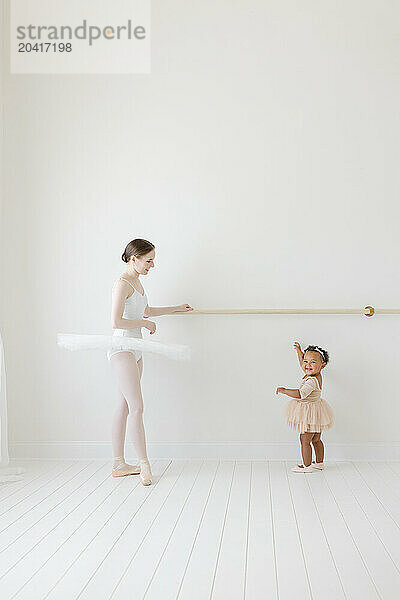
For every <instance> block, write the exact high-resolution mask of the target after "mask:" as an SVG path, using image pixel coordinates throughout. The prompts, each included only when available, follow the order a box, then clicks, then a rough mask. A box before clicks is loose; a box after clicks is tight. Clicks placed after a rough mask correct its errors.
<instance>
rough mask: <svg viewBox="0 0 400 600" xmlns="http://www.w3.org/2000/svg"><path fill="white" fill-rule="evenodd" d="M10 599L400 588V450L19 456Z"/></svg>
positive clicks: (3, 526) (6, 555) (170, 598)
mask: <svg viewBox="0 0 400 600" xmlns="http://www.w3.org/2000/svg"><path fill="white" fill-rule="evenodd" d="M12 464H13V465H14V466H23V467H25V468H26V473H25V477H24V480H23V481H22V482H17V483H8V484H3V485H0V598H1V600H9V599H11V598H12V599H16V600H44V599H45V598H46V600H75V599H78V598H79V599H80V600H106V599H109V598H112V599H113V600H128V599H129V600H141V599H142V598H145V599H146V600H175V599H178V600H208V599H212V600H239V599H240V600H270V599H271V600H273V599H279V600H303V599H311V600H340V599H342V598H345V599H349V600H350V599H351V600H369V599H383V600H392V599H393V600H398V599H399V598H400V463H399V462H387V463H384V462H382V463H381V462H379V463H365V462H364V463H363V462H343V463H327V468H326V470H325V471H324V472H318V473H310V474H307V475H303V474H298V475H297V474H294V473H291V472H290V467H291V466H292V464H291V463H290V464H288V463H284V462H267V461H255V462H250V461H236V462H235V461H220V462H218V461H204V462H203V461H193V460H189V461H165V460H161V461H153V462H152V465H153V472H154V474H155V484H154V485H152V486H149V487H144V486H143V485H142V484H141V483H140V480H139V478H138V476H135V475H131V476H128V477H120V478H114V477H111V475H110V469H111V461H108V462H106V463H105V462H99V461H86V462H82V461H26V462H23V461H12Z"/></svg>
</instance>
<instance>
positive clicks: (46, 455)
mask: <svg viewBox="0 0 400 600" xmlns="http://www.w3.org/2000/svg"><path fill="white" fill-rule="evenodd" d="M9 452H10V458H11V459H17V460H18V459H21V460H30V459H43V460H52V459H54V460H64V459H66V460H69V459H73V460H87V459H95V460H96V459H97V460H109V459H111V458H112V447H111V443H110V442H14V443H11V444H9ZM148 454H149V458H151V459H153V460H154V459H157V458H162V459H175V460H178V459H226V460H298V458H299V444H298V442H148ZM126 457H127V459H132V458H134V457H135V452H134V450H133V446H132V444H131V443H130V442H127V444H126ZM325 457H326V460H400V442H365V443H356V444H355V443H337V442H335V443H329V442H328V443H325Z"/></svg>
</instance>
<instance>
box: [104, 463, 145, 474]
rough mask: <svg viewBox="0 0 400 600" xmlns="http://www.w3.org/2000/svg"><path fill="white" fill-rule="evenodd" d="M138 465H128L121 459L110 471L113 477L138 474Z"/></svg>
mask: <svg viewBox="0 0 400 600" xmlns="http://www.w3.org/2000/svg"><path fill="white" fill-rule="evenodd" d="M139 473H140V467H139V465H129V464H128V463H126V462H125V461H121V462H120V463H119V464H118V465H116V466H114V467H113V468H112V471H111V475H112V476H113V477H125V476H126V475H139Z"/></svg>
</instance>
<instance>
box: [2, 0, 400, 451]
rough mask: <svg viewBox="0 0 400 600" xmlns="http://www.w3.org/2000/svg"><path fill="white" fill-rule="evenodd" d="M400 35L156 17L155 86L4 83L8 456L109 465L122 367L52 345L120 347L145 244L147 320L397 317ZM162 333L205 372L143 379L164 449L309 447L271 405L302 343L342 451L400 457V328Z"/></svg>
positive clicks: (351, 324) (380, 320)
mask: <svg viewBox="0 0 400 600" xmlns="http://www.w3.org/2000/svg"><path fill="white" fill-rule="evenodd" d="M399 13H400V9H399V6H398V5H396V4H394V3H392V2H378V1H371V0H368V1H364V2H359V1H356V0H350V1H347V2H343V3H342V2H337V1H334V2H323V3H321V2H318V1H314V0H313V1H310V2H307V3H298V2H293V1H284V2H278V1H277V0H276V1H266V0H252V1H251V2H244V1H243V2H234V3H233V2H229V1H228V0H213V1H211V0H208V1H201V2H200V1H197V2H184V1H183V0H174V2H162V1H161V0H153V2H152V19H153V22H152V26H153V29H152V74H151V75H137V76H134V75H123V76H118V75H114V76H106V75H104V76H97V75H87V76H72V75H66V76H62V75H53V76H50V75H49V76H46V75H38V76H35V75H32V76H29V75H25V76H24V75H20V76H16V75H14V76H10V75H9V76H8V77H7V80H6V85H7V89H6V99H5V100H6V148H7V156H6V158H5V169H6V173H7V180H6V186H7V187H6V191H7V194H6V198H5V216H6V219H7V221H6V231H5V236H6V237H5V245H6V261H7V272H6V278H5V282H4V289H5V290H6V299H5V300H6V309H5V319H4V321H5V325H4V329H5V342H6V350H7V357H8V379H9V382H8V387H9V420H10V440H11V442H13V443H14V453H18V448H20V450H19V451H20V452H23V451H24V452H27V451H26V448H27V446H26V445H25V446H24V444H26V443H27V442H35V444H34V449H32V453H34V452H38V448H39V447H40V443H44V442H54V443H56V442H76V443H77V444H78V445H79V444H80V443H81V442H92V443H95V442H104V443H105V444H106V448H105V450H104V456H109V455H110V449H109V440H110V418H111V415H112V411H113V406H114V403H115V399H116V392H115V381H114V379H113V375H112V372H111V370H110V367H109V365H108V362H107V360H106V358H105V356H104V355H103V354H102V353H101V352H87V353H84V352H81V353H68V352H66V351H63V350H60V349H58V348H57V347H56V345H55V339H56V333H57V332H58V331H64V332H88V333H90V332H93V333H96V332H98V333H106V332H108V331H109V311H110V299H111V287H112V284H113V281H114V279H115V278H116V277H117V275H118V274H119V273H120V272H122V269H123V263H122V262H121V261H120V254H121V253H122V250H123V248H124V245H125V244H126V243H127V242H128V241H129V240H130V239H132V238H134V237H144V238H147V239H150V240H152V241H153V242H154V243H155V244H156V246H157V256H156V267H157V268H156V269H154V270H153V271H152V273H151V275H150V276H148V277H147V278H146V279H145V280H143V283H144V285H145V287H146V290H147V292H148V296H149V298H150V301H151V303H152V304H153V305H165V304H175V303H181V302H186V301H187V302H190V303H191V304H192V305H193V306H195V307H197V308H207V307H211V308H212V307H305V306H306V307H326V306H330V307H363V306H365V305H367V304H372V305H374V306H377V307H388V306H398V305H399V292H400V289H399V283H398V278H397V268H398V259H399V253H398V222H399V216H400V209H399V205H398V201H397V191H398V185H399V175H398V168H397V167H398V150H399V111H398V106H399V78H398V52H399V37H398V25H397V23H398V17H399V16H400V14H399ZM2 287H3V286H2ZM157 323H158V328H159V329H158V339H160V340H165V341H172V342H179V343H188V344H189V345H190V346H191V347H192V361H191V362H190V364H178V363H176V362H172V361H167V360H166V359H162V358H159V357H154V356H148V357H147V356H146V357H145V373H144V384H143V387H144V397H145V406H146V408H145V422H146V428H147V435H148V439H149V440H150V441H151V442H154V443H155V442H171V443H172V442H174V443H175V442H181V443H186V442H188V443H197V442H252V443H253V445H254V443H256V442H257V443H258V442H259V443H261V445H262V443H263V444H264V446H262V448H270V446H269V445H268V444H272V446H271V447H273V444H274V443H278V442H279V443H282V444H286V443H290V442H295V440H296V436H295V434H294V433H293V432H291V431H290V430H289V429H288V428H287V426H286V425H285V422H284V418H283V407H284V404H285V402H286V399H285V398H283V397H277V396H275V394H274V390H275V388H276V386H277V385H285V386H289V387H291V386H293V387H294V386H296V385H297V384H298V381H299V378H300V377H301V372H300V370H299V368H298V366H297V363H296V357H295V354H294V352H293V350H292V342H293V340H295V339H298V340H300V341H301V342H302V343H303V344H308V343H316V344H320V345H323V346H325V347H327V348H328V350H329V351H330V353H331V356H332V362H331V364H330V365H329V367H328V368H327V369H326V372H325V397H326V399H327V400H328V401H329V402H330V403H331V404H332V406H333V407H334V409H335V412H336V417H337V422H336V426H335V428H334V429H332V430H331V431H330V432H328V434H327V435H326V440H327V441H328V447H329V443H330V444H331V447H335V444H336V445H337V447H338V448H339V447H342V448H349V447H350V446H349V444H352V443H357V444H364V445H366V444H370V443H371V442H382V443H392V442H396V441H397V440H399V438H400V436H399V422H400V410H399V392H398V385H397V379H396V374H397V371H398V365H399V358H400V356H399V354H400V350H399V344H398V333H399V326H400V320H399V317H396V316H376V317H373V318H370V319H367V318H366V317H362V316H347V315H346V316H329V317H318V316H301V317H294V316H285V317H284V316H276V317H275V316H237V317H234V316H226V317H217V316H212V317H202V316H194V315H191V316H189V315H185V316H180V317H165V316H164V317H161V318H159V319H158V320H157ZM18 443H20V444H18ZM21 444H22V445H21ZM94 445H96V444H94ZM22 446H23V447H24V448H25V450H23V451H22V450H21V448H22ZM43 447H44V446H43ZM60 447H61V446H60ZM152 447H153V448H154V450H153V454H155V453H156V448H157V446H156V445H153V446H152ZM161 447H162V446H158V448H161ZM202 447H203V446H202ZM247 447H250V446H245V448H247ZM46 448H48V446H46ZM174 448H175V447H174ZM182 448H183V450H182V452H183V453H184V452H185V451H186V450H187V447H186V446H183V447H182ZM213 448H214V446H213ZM215 448H217V446H215ZM279 448H283V446H279ZM258 449H259V447H258ZM46 451H47V450H46ZM206 451H207V448H205V449H204V452H206ZM215 451H217V450H215ZM328 451H329V450H328ZM96 452H97V450H96ZM212 452H214V450H213V451H212ZM221 452H223V450H221ZM234 452H236V450H234ZM246 452H247V450H244V451H243V453H244V454H246ZM249 453H251V450H249ZM278 454H279V452H278ZM331 455H332V454H331Z"/></svg>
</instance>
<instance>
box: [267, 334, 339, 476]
mask: <svg viewBox="0 0 400 600" xmlns="http://www.w3.org/2000/svg"><path fill="white" fill-rule="evenodd" d="M294 348H295V349H296V352H297V356H298V359H299V363H300V366H301V368H302V369H303V371H304V372H305V375H304V377H303V379H302V383H301V385H300V387H299V389H287V388H284V387H278V388H277V389H276V393H277V394H286V396H290V397H291V398H293V400H290V402H289V403H288V404H287V406H286V421H287V424H288V425H289V427H291V428H292V429H295V430H296V431H299V432H300V444H301V455H302V457H303V464H302V465H297V466H296V467H294V468H293V469H292V471H294V472H295V473H311V472H313V471H316V470H322V469H323V468H324V444H323V443H322V440H321V433H322V431H325V430H326V429H329V428H330V427H332V425H333V411H332V408H331V407H330V405H329V404H328V403H327V402H326V400H324V399H323V398H321V390H322V375H321V371H322V369H323V368H324V367H325V366H326V365H327V363H328V361H329V354H328V352H327V351H326V350H323V349H322V348H320V347H319V346H308V347H307V348H306V349H305V351H304V353H303V352H302V350H301V347H300V344H299V343H298V342H295V343H294ZM311 444H312V445H313V447H314V452H315V462H311V461H312V449H311Z"/></svg>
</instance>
